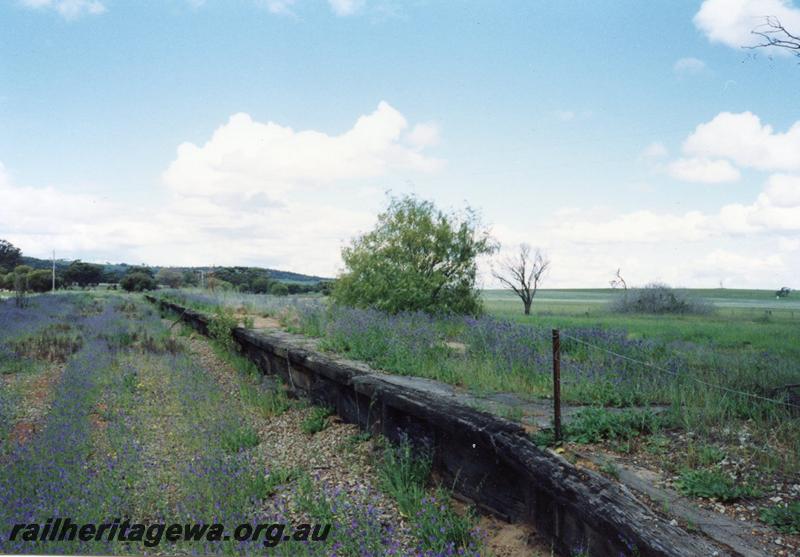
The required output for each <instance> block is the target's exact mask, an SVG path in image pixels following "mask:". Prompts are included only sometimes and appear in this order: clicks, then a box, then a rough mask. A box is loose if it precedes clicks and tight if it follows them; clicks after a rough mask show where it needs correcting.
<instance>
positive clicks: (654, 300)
mask: <svg viewBox="0 0 800 557" xmlns="http://www.w3.org/2000/svg"><path fill="white" fill-rule="evenodd" d="M611 310H612V311H614V312H616V313H652V314H656V315H662V314H673V315H706V314H709V313H711V312H712V311H713V307H712V306H711V305H710V304H708V303H706V302H704V301H703V300H700V299H696V298H690V297H689V296H687V295H686V294H685V293H683V292H680V291H677V290H675V289H673V288H670V287H669V286H667V285H666V284H660V283H652V284H648V285H646V286H644V287H642V288H631V289H626V290H625V291H624V292H623V293H622V294H621V295H620V296H619V297H617V299H616V300H614V302H613V303H612V304H611Z"/></svg>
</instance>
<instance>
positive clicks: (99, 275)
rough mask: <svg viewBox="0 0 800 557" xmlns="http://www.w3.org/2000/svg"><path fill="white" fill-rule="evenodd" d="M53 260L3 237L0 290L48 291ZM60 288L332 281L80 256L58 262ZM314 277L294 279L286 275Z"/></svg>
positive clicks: (316, 284)
mask: <svg viewBox="0 0 800 557" xmlns="http://www.w3.org/2000/svg"><path fill="white" fill-rule="evenodd" d="M52 267H53V262H52V261H48V260H46V259H37V258H35V257H26V256H24V255H23V254H22V252H21V250H20V249H19V248H17V247H16V246H14V245H13V244H12V243H11V242H9V241H7V240H2V239H0V289H5V290H14V291H22V292H47V291H49V290H51V289H52V287H53V276H52V273H53V271H52ZM55 267H56V288H66V287H79V288H86V287H92V286H97V285H100V284H106V285H109V287H111V288H116V287H117V285H119V287H120V288H122V289H123V290H126V291H129V292H142V291H145V290H154V289H156V288H158V287H159V286H166V287H170V288H180V287H186V286H189V287H191V286H203V287H207V288H211V289H219V290H235V291H239V292H252V293H257V294H267V293H269V294H275V295H279V296H280V295H288V294H304V293H309V292H324V293H327V292H329V291H330V284H329V281H326V280H325V279H320V278H319V277H308V276H306V275H300V274H297V273H288V272H284V271H275V274H276V275H279V276H280V277H281V278H282V279H284V280H276V279H275V278H274V277H273V276H271V272H270V271H269V270H268V269H262V268H258V267H212V268H186V267H150V266H147V265H128V264H127V263H119V264H111V263H106V264H97V263H87V262H85V261H81V260H80V259H77V260H74V261H71V262H70V261H64V260H57V261H56V262H55ZM301 278H305V279H314V280H313V281H308V280H306V281H300V280H295V281H293V282H292V281H290V282H285V280H286V279H290V280H291V279H301Z"/></svg>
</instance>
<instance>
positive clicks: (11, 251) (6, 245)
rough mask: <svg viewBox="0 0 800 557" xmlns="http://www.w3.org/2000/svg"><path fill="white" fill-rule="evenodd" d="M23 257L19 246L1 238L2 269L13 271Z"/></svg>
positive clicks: (0, 266)
mask: <svg viewBox="0 0 800 557" xmlns="http://www.w3.org/2000/svg"><path fill="white" fill-rule="evenodd" d="M21 259H22V252H21V251H20V249H19V248H18V247H16V246H15V245H14V244H12V243H11V242H9V241H8V240H3V239H2V238H0V269H5V270H7V271H11V270H12V269H14V267H16V266H17V265H19V262H20V260H21Z"/></svg>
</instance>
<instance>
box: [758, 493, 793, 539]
mask: <svg viewBox="0 0 800 557" xmlns="http://www.w3.org/2000/svg"><path fill="white" fill-rule="evenodd" d="M761 520H763V521H764V522H765V523H767V524H769V525H770V526H772V527H773V528H775V529H776V530H778V531H779V532H781V533H783V534H800V501H794V502H792V503H789V504H788V505H781V506H777V507H771V508H768V509H762V511H761Z"/></svg>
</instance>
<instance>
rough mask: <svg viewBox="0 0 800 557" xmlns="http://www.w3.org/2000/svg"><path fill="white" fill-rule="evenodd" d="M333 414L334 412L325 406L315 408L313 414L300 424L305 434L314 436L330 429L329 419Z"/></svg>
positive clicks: (312, 410)
mask: <svg viewBox="0 0 800 557" xmlns="http://www.w3.org/2000/svg"><path fill="white" fill-rule="evenodd" d="M331 414H333V410H331V409H330V408H326V407H324V406H314V407H313V408H312V409H311V414H309V416H308V417H307V418H306V419H305V420H303V422H302V423H301V424H300V429H301V430H302V431H303V433H309V434H314V433H317V432H320V431H322V430H323V429H325V428H326V427H328V423H329V421H328V418H329V417H330V415H331Z"/></svg>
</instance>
